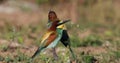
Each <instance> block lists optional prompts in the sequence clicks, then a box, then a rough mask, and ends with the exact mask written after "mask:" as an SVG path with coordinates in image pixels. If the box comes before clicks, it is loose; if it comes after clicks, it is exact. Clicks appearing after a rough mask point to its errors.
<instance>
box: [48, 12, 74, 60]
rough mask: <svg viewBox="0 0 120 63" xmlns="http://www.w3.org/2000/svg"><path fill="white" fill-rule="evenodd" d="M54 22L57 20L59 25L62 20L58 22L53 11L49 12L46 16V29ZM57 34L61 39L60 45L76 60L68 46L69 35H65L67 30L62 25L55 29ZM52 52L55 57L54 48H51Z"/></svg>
mask: <svg viewBox="0 0 120 63" xmlns="http://www.w3.org/2000/svg"><path fill="white" fill-rule="evenodd" d="M55 20H58V21H59V23H61V22H63V21H62V20H59V19H58V18H57V15H56V13H55V12H54V11H49V14H48V27H49V26H50V24H51V23H52V22H54V21H55ZM57 29H59V30H58V32H59V33H61V34H62V35H61V39H60V41H61V42H62V44H63V45H64V46H65V47H68V49H69V50H70V52H71V54H72V57H73V59H74V60H76V56H75V54H74V52H73V50H72V48H71V44H70V38H69V35H68V33H67V29H66V26H65V25H64V24H62V25H60V26H58V27H57ZM53 52H54V54H55V56H56V51H55V48H53Z"/></svg>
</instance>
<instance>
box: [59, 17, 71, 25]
mask: <svg viewBox="0 0 120 63" xmlns="http://www.w3.org/2000/svg"><path fill="white" fill-rule="evenodd" d="M69 21H70V19H69V20H65V21H63V22H62V23H58V24H57V26H59V25H62V24H64V23H67V22H69Z"/></svg>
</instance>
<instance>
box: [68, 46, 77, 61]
mask: <svg viewBox="0 0 120 63" xmlns="http://www.w3.org/2000/svg"><path fill="white" fill-rule="evenodd" d="M68 48H69V50H70V52H71V54H72V57H73V58H74V60H76V56H75V54H74V52H73V50H72V49H71V47H70V45H69V46H68Z"/></svg>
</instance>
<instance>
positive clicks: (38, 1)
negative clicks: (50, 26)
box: [0, 0, 120, 63]
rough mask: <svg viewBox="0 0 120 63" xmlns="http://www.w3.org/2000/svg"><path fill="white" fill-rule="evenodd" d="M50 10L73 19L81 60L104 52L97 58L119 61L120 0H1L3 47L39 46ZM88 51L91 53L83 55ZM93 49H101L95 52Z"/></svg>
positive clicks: (72, 35) (71, 29)
mask: <svg viewBox="0 0 120 63" xmlns="http://www.w3.org/2000/svg"><path fill="white" fill-rule="evenodd" d="M50 10H54V11H55V12H56V13H57V15H58V18H59V19H61V20H65V19H71V22H70V23H67V24H66V26H67V29H68V33H69V35H70V39H71V45H72V47H73V48H74V50H75V53H76V54H77V55H78V58H79V60H80V62H85V63H89V62H91V61H92V60H91V59H92V58H93V57H92V56H94V57H95V56H97V58H98V57H99V56H102V59H101V58H100V59H97V60H98V61H99V62H100V63H110V62H113V63H119V62H120V51H119V50H120V48H119V46H120V25H119V24H120V11H119V10H120V1H119V0H0V51H1V52H3V51H6V52H8V53H6V54H9V53H10V51H9V49H10V47H18V46H19V47H25V48H29V47H33V49H35V48H37V46H39V44H40V42H39V41H40V38H41V36H42V35H43V34H44V32H45V30H46V28H47V21H48V12H49V11H50ZM11 44H13V45H15V44H17V45H15V46H13V45H11ZM21 45H22V46H21ZM58 46H59V47H64V46H63V45H62V44H59V45H58ZM82 47H85V48H86V49H85V51H84V48H82ZM99 48H100V49H99ZM17 49H18V48H17ZM97 49H98V50H99V51H98V50H97ZM10 50H11V49H10ZM18 50H19V49H18ZM77 50H80V52H78V51H77ZM102 50H103V51H102ZM86 51H87V52H89V54H90V55H89V54H87V55H85V56H84V55H82V56H81V53H82V52H85V53H86ZM92 51H97V52H101V53H99V54H98V55H96V53H93V52H92ZM21 52H23V50H22V51H21ZM32 52H34V51H33V50H32ZM104 52H107V53H104ZM108 52H109V53H108ZM102 53H103V54H102ZM91 54H92V55H91ZM79 55H80V56H81V57H80V56H79ZM104 55H106V56H104ZM1 56H3V57H5V58H4V59H6V55H5V54H2V53H0V57H1ZM23 56H24V55H23ZM28 56H30V55H29V54H28ZM23 60H24V58H23ZM0 61H2V60H1V59H0ZM5 61H9V58H7V59H6V60H5Z"/></svg>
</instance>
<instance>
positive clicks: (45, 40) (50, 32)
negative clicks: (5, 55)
mask: <svg viewBox="0 0 120 63" xmlns="http://www.w3.org/2000/svg"><path fill="white" fill-rule="evenodd" d="M68 21H69V20H66V21H63V22H61V23H59V21H54V22H52V23H51V26H50V27H49V28H48V29H47V31H46V33H45V34H44V35H43V37H42V39H41V44H40V46H39V48H38V49H37V51H36V52H35V53H34V55H33V56H32V57H31V58H32V59H33V58H35V57H36V55H38V54H39V53H40V52H41V51H42V50H44V49H45V48H54V47H55V46H56V45H57V43H58V42H59V40H60V39H61V36H62V33H61V31H62V30H60V29H57V26H59V25H62V24H64V23H66V22H68Z"/></svg>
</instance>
